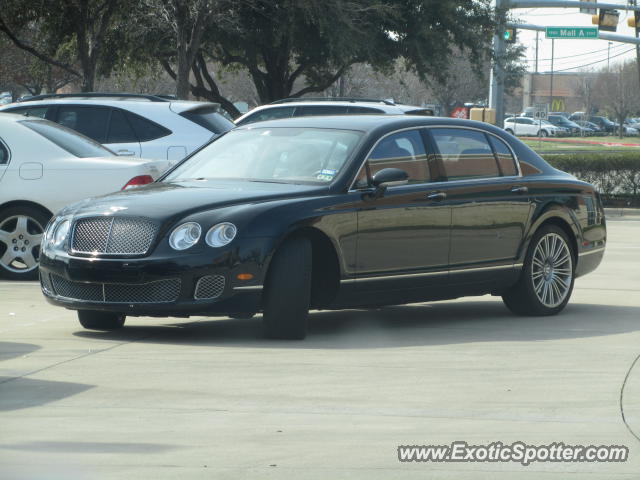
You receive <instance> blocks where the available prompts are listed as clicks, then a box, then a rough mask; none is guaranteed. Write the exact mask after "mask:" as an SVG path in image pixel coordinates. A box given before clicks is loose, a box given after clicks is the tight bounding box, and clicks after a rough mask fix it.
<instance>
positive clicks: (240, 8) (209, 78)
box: [155, 0, 495, 115]
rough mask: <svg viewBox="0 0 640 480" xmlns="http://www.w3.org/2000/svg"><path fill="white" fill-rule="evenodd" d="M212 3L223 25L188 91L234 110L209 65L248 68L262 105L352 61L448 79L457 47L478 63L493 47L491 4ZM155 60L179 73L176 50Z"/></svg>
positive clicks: (211, 33)
mask: <svg viewBox="0 0 640 480" xmlns="http://www.w3.org/2000/svg"><path fill="white" fill-rule="evenodd" d="M223 1H224V0H217V2H218V5H219V6H220V5H223V6H222V7H219V11H224V12H226V15H225V16H224V22H210V23H209V24H208V25H207V28H206V29H205V32H204V34H203V39H202V45H201V47H200V49H199V51H198V53H197V54H196V55H195V61H194V63H193V65H192V74H193V75H192V78H193V81H192V83H191V87H190V88H191V92H192V93H193V94H194V95H196V96H199V97H203V98H206V99H208V100H211V101H215V102H219V103H221V104H222V106H223V108H225V109H226V110H227V111H229V113H231V114H232V115H237V114H238V112H237V110H235V108H234V107H233V104H231V102H229V101H228V99H226V98H225V97H224V96H223V95H222V94H221V93H220V88H219V85H218V82H217V80H216V78H215V75H214V74H213V73H212V72H211V71H210V66H211V65H221V66H222V68H224V69H227V70H246V71H247V72H248V74H249V75H250V76H251V79H252V81H253V83H254V85H255V88H256V91H257V94H258V96H259V98H260V101H261V102H262V103H268V102H272V101H274V100H278V99H281V98H285V97H300V96H303V95H305V94H309V93H317V92H323V91H325V90H326V89H327V88H328V87H330V86H331V85H333V84H334V83H335V82H336V81H337V80H338V79H339V78H340V77H341V76H342V75H343V74H344V73H345V71H347V69H348V68H349V67H350V66H351V65H354V64H356V63H368V64H370V65H371V66H372V67H373V68H374V69H375V70H376V71H379V72H383V73H384V72H391V71H393V68H394V67H395V65H396V60H397V59H399V58H403V59H404V60H405V62H404V64H405V65H406V68H407V69H408V70H412V71H414V72H415V73H417V74H418V75H419V76H420V77H421V78H427V77H435V78H441V77H443V76H445V75H446V73H445V72H446V67H447V62H448V58H449V55H450V54H451V52H452V51H453V50H454V49H463V50H466V51H467V52H469V54H470V58H479V57H480V53H481V52H482V51H483V50H485V49H486V48H487V46H488V45H489V43H490V41H491V35H492V33H493V29H494V25H495V18H494V17H495V16H494V13H493V10H492V9H491V6H490V2H489V0H448V1H442V0H306V1H304V2H301V1H298V0H243V1H236V2H228V3H225V4H223V3H222V2H223ZM157 38H158V37H156V39H155V41H156V45H157V46H156V49H155V50H156V52H157V54H158V55H157V57H158V58H160V60H161V61H162V62H163V65H164V67H165V69H166V70H167V71H168V72H169V73H170V74H171V75H172V76H174V77H176V78H177V75H176V73H175V71H174V67H173V66H172V63H174V64H175V60H176V56H175V54H174V53H173V52H174V51H175V49H173V50H172V49H164V50H163V49H162V48H161V47H160V46H159V45H158V44H157Z"/></svg>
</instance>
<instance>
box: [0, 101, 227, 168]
mask: <svg viewBox="0 0 640 480" xmlns="http://www.w3.org/2000/svg"><path fill="white" fill-rule="evenodd" d="M0 111H2V112H11V113H20V114H22V115H27V116H30V117H40V118H46V119H47V120H51V121H52V122H56V123H59V124H60V125H64V126H65V127H68V128H71V129H73V130H76V131H77V132H80V133H81V134H83V135H85V136H87V137H89V138H91V139H93V140H95V141H96V142H99V143H101V144H102V145H104V146H106V147H108V148H109V149H111V150H113V151H114V152H115V153H116V154H117V155H121V156H130V157H142V158H153V159H162V160H169V162H170V163H171V164H174V163H176V162H178V161H179V160H182V159H183V158H184V157H185V156H187V155H188V154H190V153H191V152H193V151H194V150H196V149H197V148H199V147H201V146H202V145H203V144H205V143H207V142H208V141H209V140H211V139H212V138H213V137H216V136H218V135H220V134H221V133H224V132H226V131H228V130H231V129H232V128H234V127H235V125H234V124H233V123H232V122H230V121H229V120H227V119H226V118H224V117H223V116H222V115H221V114H219V113H218V105H217V104H215V103H205V102H190V101H181V100H169V99H166V98H161V97H158V96H154V95H136V94H106V93H84V94H59V95H39V96H36V97H31V98H29V99H27V100H25V101H24V102H21V103H13V104H11V105H7V106H6V107H2V108H0Z"/></svg>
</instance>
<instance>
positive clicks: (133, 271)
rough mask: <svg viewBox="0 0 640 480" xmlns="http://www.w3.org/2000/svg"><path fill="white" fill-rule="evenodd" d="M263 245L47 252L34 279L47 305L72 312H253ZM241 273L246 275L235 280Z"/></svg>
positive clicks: (256, 240) (257, 298) (258, 294)
mask: <svg viewBox="0 0 640 480" xmlns="http://www.w3.org/2000/svg"><path fill="white" fill-rule="evenodd" d="M234 243H235V242H234ZM268 245H269V242H268V241H265V239H260V238H253V239H245V240H243V241H239V242H238V243H237V244H236V245H235V246H233V247H232V248H223V249H215V250H214V249H210V248H203V249H200V250H197V251H194V252H192V253H184V252H167V251H165V252H162V253H160V254H151V255H149V256H147V257H144V258H96V257H76V256H71V255H69V254H67V253H60V252H57V253H55V254H50V253H47V254H42V255H41V256H40V282H41V287H42V292H43V294H44V295H45V297H46V299H47V300H48V301H49V302H50V303H52V304H54V305H59V306H62V307H65V308H69V309H73V310H102V311H112V312H119V313H124V314H126V315H128V316H162V317H167V316H178V317H180V316H190V315H225V314H234V313H245V312H246V313H254V312H257V311H260V310H261V299H262V285H263V281H264V271H265V267H266V262H267V260H268ZM241 273H242V274H251V275H252V278H251V279H250V280H239V279H238V278H237V276H238V275H239V274H241Z"/></svg>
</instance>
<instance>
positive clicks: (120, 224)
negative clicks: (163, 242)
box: [71, 217, 158, 255]
mask: <svg viewBox="0 0 640 480" xmlns="http://www.w3.org/2000/svg"><path fill="white" fill-rule="evenodd" d="M157 231H158V227H157V226H156V225H155V224H154V223H152V222H150V221H149V220H145V219H142V218H128V217H90V218H81V219H80V220H77V221H76V223H75V225H74V229H73V237H72V241H71V250H72V251H73V252H74V253H93V254H95V253H97V254H108V255H142V254H145V253H147V252H148V251H149V248H150V247H151V244H152V243H153V240H154V238H155V236H156V233H157Z"/></svg>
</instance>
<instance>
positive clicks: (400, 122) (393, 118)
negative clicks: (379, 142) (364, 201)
mask: <svg viewBox="0 0 640 480" xmlns="http://www.w3.org/2000/svg"><path fill="white" fill-rule="evenodd" d="M436 125H437V126H458V127H461V126H464V127H472V128H482V129H484V130H489V131H492V132H501V134H504V130H502V129H500V128H497V127H495V126H494V125H491V124H488V123H483V122H477V121H474V120H463V119H458V118H449V117H424V116H420V115H330V116H320V115H318V116H308V117H292V118H283V119H278V120H266V121H263V122H254V123H249V124H247V125H242V126H239V127H236V128H235V129H234V130H250V129H253V128H276V127H280V128H287V127H303V128H331V129H340V130H358V131H362V132H366V133H380V132H383V131H393V130H399V129H402V128H412V127H428V126H436Z"/></svg>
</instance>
